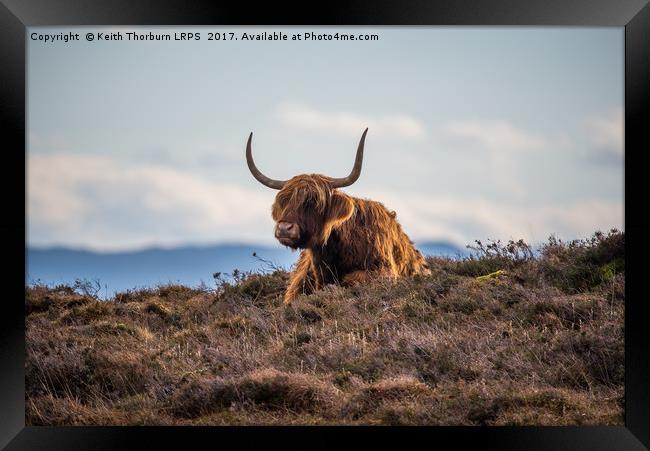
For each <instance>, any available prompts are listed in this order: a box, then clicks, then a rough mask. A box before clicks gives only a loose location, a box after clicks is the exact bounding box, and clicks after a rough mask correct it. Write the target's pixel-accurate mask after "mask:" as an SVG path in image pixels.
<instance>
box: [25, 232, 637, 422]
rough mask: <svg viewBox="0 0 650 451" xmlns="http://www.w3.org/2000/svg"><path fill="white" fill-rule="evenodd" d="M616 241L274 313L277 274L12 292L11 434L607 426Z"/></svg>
mask: <svg viewBox="0 0 650 451" xmlns="http://www.w3.org/2000/svg"><path fill="white" fill-rule="evenodd" d="M624 241H625V236H624V234H623V233H622V232H618V231H611V232H609V233H608V234H601V233H597V234H595V235H594V236H593V237H591V238H590V239H587V240H581V241H574V242H570V243H564V242H561V241H559V240H556V239H553V238H551V239H549V241H548V243H547V244H546V245H544V246H543V247H542V249H541V253H540V255H539V256H534V255H533V253H532V252H531V251H530V248H529V247H528V246H527V245H526V244H525V243H523V242H521V241H520V242H509V243H506V244H501V243H499V242H496V243H495V242H492V243H489V244H487V245H485V244H482V243H479V242H477V244H476V246H475V251H476V252H475V256H474V257H472V258H467V259H463V260H453V259H445V258H429V262H430V264H431V268H432V272H433V274H432V275H431V276H428V277H421V278H414V279H403V280H400V281H398V282H395V283H393V282H390V281H386V280H380V281H376V282H375V283H373V284H370V285H364V286H358V287H351V288H342V287H339V286H329V287H327V288H326V289H325V290H323V291H320V292H317V293H315V294H312V295H309V296H303V297H301V298H299V299H298V300H297V301H296V302H295V303H294V305H293V306H292V307H288V308H287V307H285V306H283V305H282V293H283V291H284V289H285V287H286V282H287V278H288V274H287V273H286V272H284V271H279V270H278V271H275V272H272V273H270V274H266V275H261V274H237V275H236V280H235V281H234V282H233V281H231V282H225V281H222V280H220V279H219V278H217V279H218V280H217V281H218V282H219V284H218V288H216V289H208V288H206V287H203V288H199V289H196V288H188V287H183V286H177V285H168V286H160V287H158V288H156V289H149V290H137V291H128V292H125V293H120V294H117V295H116V296H115V297H114V298H112V299H111V300H108V301H101V300H99V299H97V297H96V296H95V295H94V293H93V292H92V290H90V289H89V287H88V286H85V285H83V284H78V285H77V286H75V287H65V286H61V287H56V288H47V287H44V286H37V287H31V288H26V296H25V321H26V343H27V356H26V406H27V412H26V421H27V424H28V425H42V424H47V425H71V424H75V425H76V424H93V425H112V424H129V425H137V424H183V425H185V424H201V425H222V424H223V425H234V424H237V425H239V424H414V425H460V424H462V425H484V424H487V425H502V424H516V425H522V424H544V425H549V424H556V425H563V424H607V425H622V424H623V408H624V406H623V375H624V373H623V370H624V366H623V364H624V362H623V358H624V352H623V332H624V331H623V312H624V301H625V295H624V291H625V279H624V276H625V272H624Z"/></svg>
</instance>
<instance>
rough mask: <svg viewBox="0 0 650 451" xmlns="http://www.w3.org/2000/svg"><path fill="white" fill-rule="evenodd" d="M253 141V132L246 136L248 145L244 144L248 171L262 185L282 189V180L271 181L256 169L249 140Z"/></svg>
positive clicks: (283, 182)
mask: <svg viewBox="0 0 650 451" xmlns="http://www.w3.org/2000/svg"><path fill="white" fill-rule="evenodd" d="M252 139H253V132H251V134H250V135H249V136H248V143H247V144H246V163H248V169H250V171H251V174H253V177H255V178H256V179H257V181H258V182H260V183H261V184H262V185H265V186H268V187H269V188H273V189H282V187H283V186H284V184H285V183H287V182H286V181H282V180H273V179H270V178H268V177H267V176H265V175H264V174H262V173H261V172H260V170H259V169H257V166H255V162H254V161H253V151H252V149H251V140H252Z"/></svg>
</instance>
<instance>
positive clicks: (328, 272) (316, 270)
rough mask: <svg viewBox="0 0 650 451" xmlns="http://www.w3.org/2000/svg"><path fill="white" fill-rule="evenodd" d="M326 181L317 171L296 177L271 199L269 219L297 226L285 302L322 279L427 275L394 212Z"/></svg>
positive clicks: (354, 280) (349, 280) (320, 284)
mask: <svg viewBox="0 0 650 451" xmlns="http://www.w3.org/2000/svg"><path fill="white" fill-rule="evenodd" d="M331 180H332V179H331V178H329V177H326V176H322V175H318V174H311V175H298V176H296V177H293V178H292V179H290V180H289V181H288V182H287V183H286V184H285V185H284V187H283V188H282V190H280V192H279V193H278V194H277V196H276V198H275V203H274V204H273V209H272V215H273V219H274V220H275V221H276V222H281V221H283V222H290V223H295V224H297V225H298V226H299V230H300V238H299V239H298V240H297V241H296V242H295V243H293V244H292V245H291V247H293V248H301V249H303V250H302V252H301V254H300V258H299V259H298V263H297V264H296V268H295V270H294V271H293V273H292V274H291V280H290V282H289V286H288V288H287V291H286V294H285V296H284V301H285V303H287V304H289V303H291V302H292V301H293V300H294V299H295V298H296V296H298V295H299V294H301V293H305V294H306V293H310V292H313V291H314V290H318V289H321V288H322V287H323V286H324V285H326V284H328V283H340V284H344V285H348V284H353V283H361V282H363V281H366V280H368V279H369V278H375V277H391V278H397V277H400V276H412V275H416V274H430V271H429V269H428V267H427V263H426V261H425V260H424V258H423V257H422V254H420V252H419V251H418V250H417V249H415V247H414V246H413V242H411V240H410V239H409V237H408V236H407V235H406V234H405V233H404V232H403V231H402V228H401V226H400V224H399V223H398V222H397V220H396V219H395V217H396V214H395V212H394V211H389V210H388V209H387V208H386V207H384V206H383V205H382V204H381V203H379V202H375V201H372V200H367V199H359V198H356V197H352V196H349V195H347V194H345V193H343V192H341V191H338V190H337V189H332V187H331Z"/></svg>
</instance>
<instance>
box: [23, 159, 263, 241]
mask: <svg viewBox="0 0 650 451" xmlns="http://www.w3.org/2000/svg"><path fill="white" fill-rule="evenodd" d="M251 185H252V186H251V188H247V187H242V186H237V185H234V184H229V183H222V182H214V181H208V180H205V179H202V178H200V177H197V176H196V175H194V174H191V173H189V172H185V171H182V170H177V169H175V168H172V167H164V166H155V165H147V164H133V163H126V162H124V161H121V160H118V159H115V158H109V157H105V156H97V155H79V154H71V153H56V154H47V155H30V156H29V158H28V168H27V207H28V208H27V211H28V216H27V220H28V225H29V238H28V241H29V243H30V245H34V244H35V245H52V244H61V245H71V246H82V247H88V248H92V249H98V250H109V249H111V250H117V249H124V248H132V247H143V246H148V245H174V244H180V243H187V242H194V243H200V242H218V241H254V242H272V241H273V236H272V226H273V223H272V220H271V217H270V216H271V215H270V206H271V203H272V201H273V193H272V192H270V191H268V190H262V189H259V188H258V187H257V186H256V185H255V184H253V183H252V182H251Z"/></svg>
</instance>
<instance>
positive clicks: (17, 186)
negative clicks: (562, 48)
mask: <svg viewBox="0 0 650 451" xmlns="http://www.w3.org/2000/svg"><path fill="white" fill-rule="evenodd" d="M0 21H1V22H0V23H1V25H0V46H2V48H1V49H0V54H1V55H4V56H3V57H2V58H3V64H2V66H0V67H2V83H1V85H0V90H1V102H0V105H1V106H0V110H1V111H2V125H3V126H4V127H3V128H4V129H5V133H4V143H3V144H4V145H3V146H2V155H3V158H2V161H3V163H4V164H5V168H6V169H5V171H4V174H3V175H4V176H3V177H2V188H3V189H2V192H3V193H5V196H4V199H5V206H6V207H8V210H7V209H6V208H5V211H4V212H3V213H4V214H3V215H2V216H3V217H2V220H1V231H2V236H3V237H4V240H5V243H6V244H5V249H6V250H7V254H5V263H6V265H5V270H4V271H3V272H2V274H3V279H6V280H5V287H11V289H10V290H9V292H8V293H7V295H6V296H5V299H4V303H3V317H4V318H6V320H7V321H5V325H4V327H3V328H1V329H0V365H1V366H0V368H1V375H2V383H1V384H0V418H1V420H0V446H3V447H4V446H6V449H9V450H18V449H93V450H95V449H128V448H135V447H141V446H142V445H143V444H146V445H145V446H149V447H151V448H153V447H161V446H162V447H163V448H166V447H176V446H184V447H187V446H188V445H189V443H192V442H195V441H199V442H205V443H207V444H212V445H213V446H226V443H230V442H228V441H229V440H236V441H235V442H234V443H235V444H236V445H237V446H238V447H239V446H247V445H251V446H253V445H258V446H260V445H262V446H263V445H264V444H265V443H267V442H264V440H267V441H269V440H271V439H273V438H277V439H279V440H287V439H288V438H289V434H291V436H292V437H291V438H292V439H293V440H291V442H287V443H291V444H293V443H294V442H296V438H295V434H296V433H297V434H298V435H299V436H300V438H299V439H298V440H300V442H299V443H301V444H304V445H303V446H305V445H306V446H311V445H312V444H314V443H316V444H326V443H327V444H332V445H335V446H338V445H339V444H340V443H342V442H341V441H340V438H339V433H344V434H345V435H357V434H362V435H364V440H365V439H371V440H377V441H381V442H382V444H384V445H387V444H388V442H391V441H392V442H394V443H395V444H400V445H401V444H402V443H403V441H404V440H405V439H417V440H419V441H420V443H422V444H423V445H420V446H428V445H429V446H435V445H437V444H439V443H441V442H440V441H441V440H444V441H449V440H451V441H452V442H453V443H454V447H458V446H461V447H462V446H463V445H467V444H474V445H475V446H480V448H486V449H526V450H532V449H572V450H580V449H585V450H586V449H589V450H595V449H603V450H605V449H606V450H617V449H621V450H636V449H645V448H647V447H650V427H648V425H650V364H649V362H650V334H648V333H647V330H646V329H645V327H646V325H647V324H648V323H649V322H650V317H649V314H648V313H647V312H648V310H647V309H646V308H645V306H646V305H647V304H648V302H650V299H647V298H648V297H649V296H648V294H645V293H647V292H648V291H647V290H646V291H645V292H644V279H645V278H647V275H646V274H645V271H644V270H645V266H644V264H643V259H644V257H645V258H648V256H649V255H650V244H649V243H650V240H649V239H648V232H650V215H649V214H648V209H647V208H645V206H646V205H647V204H648V201H647V196H648V194H649V193H650V189H648V188H647V186H646V179H647V178H648V176H647V172H648V169H647V168H646V167H645V166H644V165H643V164H642V161H643V158H644V153H646V152H647V151H648V149H650V139H649V138H648V134H647V132H646V130H645V129H647V128H648V126H649V125H650V106H649V105H648V104H649V102H648V100H650V89H649V87H650V6H649V5H648V4H647V0H607V1H604V0H596V1H590V0H573V1H569V0H565V1H562V2H558V1H550V0H534V1H527V2H522V1H520V0H489V1H488V0H481V1H476V0H474V1H472V0H445V1H436V2H432V1H426V0H418V1H409V2H406V1H402V2H389V1H386V0H382V1H359V0H354V1H336V2H327V3H325V2H324V3H322V4H307V3H305V2H303V3H299V4H289V3H284V4H277V3H275V2H267V3H265V4H261V5H256V6H253V5H252V4H250V3H247V2H239V3H238V4H235V3H234V2H231V3H229V4H222V3H216V2H211V3H208V2H202V1H201V2H199V1H192V2H189V1H187V0H185V1H181V0H178V1H169V0H158V1H152V0H147V1H142V0H141V1H125V0H120V1H112V2H109V1H104V0H102V1H99V0H94V1H84V2H81V1H75V0H57V1H51V0H50V1H48V0H38V1H37V0H29V1H26V0H22V1H21V0H3V2H2V5H0ZM207 24H213V25H297V24H301V25H506V26H510V25H518V26H615V27H625V225H624V230H625V233H626V235H627V237H626V294H625V296H626V311H625V426H624V427H577V426H576V427H482V428H471V427H435V428H434V427H420V428H382V427H361V428H350V427H344V428H336V429H330V428H315V427H314V428H311V427H299V428H292V429H290V428H275V427H273V428H270V427H269V428H264V427H253V428H204V427H192V428H178V427H175V428H163V427H25V396H24V393H25V381H24V355H25V336H24V331H25V329H24V328H25V323H24V307H23V305H24V304H23V303H22V302H24V301H21V300H20V299H21V297H22V296H23V295H24V290H25V285H24V280H25V276H24V273H22V272H21V268H20V263H21V262H22V267H23V268H25V249H24V247H23V245H24V244H25V231H26V228H25V224H26V220H27V219H26V216H25V189H24V188H25V156H26V153H23V152H25V151H26V148H25V131H26V125H25V112H26V110H25V108H26V107H25V105H26V101H25V96H26V91H25V86H26V85H25V63H26V58H25V57H26V55H25V50H26V27H29V26H39V25H51V26H57V25H65V26H72V25H207ZM644 151H645V152H644ZM21 192H22V194H23V195H22V196H21V195H20V193H21ZM289 429H290V430H289ZM268 443H271V442H270V441H269V442H268ZM275 444H279V445H281V444H282V443H278V442H277V441H275ZM190 446H191V445H190ZM228 446H230V445H228Z"/></svg>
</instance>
